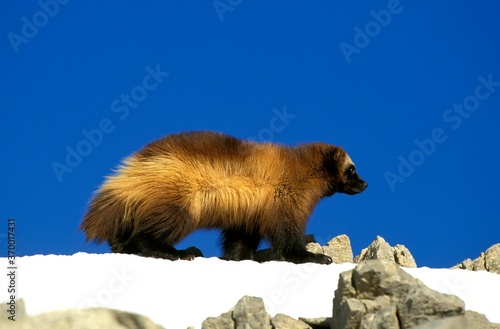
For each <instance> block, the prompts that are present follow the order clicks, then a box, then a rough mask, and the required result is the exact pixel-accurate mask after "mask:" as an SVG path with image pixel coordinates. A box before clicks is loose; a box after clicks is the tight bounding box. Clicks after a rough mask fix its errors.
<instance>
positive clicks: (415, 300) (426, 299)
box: [398, 286, 465, 329]
mask: <svg viewBox="0 0 500 329" xmlns="http://www.w3.org/2000/svg"><path fill="white" fill-rule="evenodd" d="M464 309H465V304H464V302H463V301H462V300H461V299H460V298H458V297H457V296H453V295H446V294H441V293H439V292H437V291H435V290H432V289H429V288H427V287H425V286H424V287H415V288H414V289H412V290H411V291H410V292H408V294H407V295H406V297H405V298H404V300H403V301H402V303H398V312H399V317H400V321H401V327H402V328H403V329H406V328H412V327H414V326H416V325H419V324H422V323H425V322H429V321H431V320H436V319H441V318H444V317H450V316H457V315H461V314H464Z"/></svg>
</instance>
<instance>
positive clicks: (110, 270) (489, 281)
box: [0, 253, 500, 329]
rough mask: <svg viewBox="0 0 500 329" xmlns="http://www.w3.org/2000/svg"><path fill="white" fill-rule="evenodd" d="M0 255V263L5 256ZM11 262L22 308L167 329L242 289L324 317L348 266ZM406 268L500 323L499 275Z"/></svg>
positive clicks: (226, 304) (215, 308) (200, 316)
mask: <svg viewBox="0 0 500 329" xmlns="http://www.w3.org/2000/svg"><path fill="white" fill-rule="evenodd" d="M1 260H2V263H3V264H7V259H6V258H1ZM16 262H17V266H18V268H17V277H16V280H17V282H16V285H17V288H18V289H17V292H18V293H17V299H20V298H23V299H24V300H25V303H26V310H27V313H28V314H30V315H35V314H40V313H44V312H49V311H54V310H63V309H68V308H75V307H86V308H87V307H110V308H114V309H119V310H124V311H129V312H134V313H140V314H143V315H146V316H148V317H150V318H151V319H152V320H153V321H155V322H157V323H158V324H161V325H163V326H165V327H166V328H169V329H171V328H187V327H188V326H194V327H196V328H199V327H200V326H201V323H202V322H203V320H205V319H206V318H207V317H209V316H219V315H220V314H221V313H224V312H227V311H228V310H229V309H230V308H231V307H233V306H234V305H235V304H236V302H237V301H238V300H239V299H240V298H241V297H242V296H244V295H249V296H258V297H262V298H263V299H264V302H265V306H266V310H267V311H268V313H270V314H271V316H273V315H275V314H276V313H284V314H287V315H290V316H292V317H295V318H298V317H299V316H301V317H310V318H314V317H329V316H331V312H332V300H333V296H334V291H335V289H336V287H337V281H338V275H339V273H341V272H343V271H347V270H350V269H352V268H354V264H347V263H346V264H340V265H338V264H332V265H317V264H303V265H295V264H291V263H286V262H268V263H264V264H259V263H256V262H252V261H242V262H227V261H222V260H219V259H217V258H208V259H207V258H197V259H195V260H193V261H175V262H172V261H168V260H160V259H152V258H143V257H138V256H134V255H122V254H86V253H77V254H75V255H72V256H60V255H47V256H44V255H36V256H25V257H19V258H17V259H16ZM6 267H7V266H6ZM407 271H408V272H409V273H410V274H411V275H413V276H415V277H417V278H418V279H420V280H421V281H423V282H424V283H425V284H426V285H427V286H429V287H430V288H432V289H435V290H437V291H439V292H442V293H447V294H454V295H457V296H458V297H460V298H461V299H463V300H464V301H465V305H466V309H468V310H474V311H477V312H479V313H483V314H485V315H486V316H487V317H488V319H489V320H490V321H492V322H497V323H500V312H498V305H500V275H497V274H493V273H488V272H470V271H464V270H447V269H430V268H425V267H423V268H417V269H407ZM0 278H1V279H0V291H2V294H1V295H0V301H7V300H8V298H9V297H8V296H7V287H8V285H9V277H8V276H6V275H2V276H0ZM2 287H4V288H2Z"/></svg>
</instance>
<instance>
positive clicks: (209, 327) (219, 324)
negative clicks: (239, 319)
mask: <svg viewBox="0 0 500 329" xmlns="http://www.w3.org/2000/svg"><path fill="white" fill-rule="evenodd" d="M234 325H235V323H234V320H233V318H232V316H231V311H229V312H226V313H222V314H221V315H219V316H218V317H210V318H207V319H205V321H203V323H202V324H201V329H219V328H227V329H234Z"/></svg>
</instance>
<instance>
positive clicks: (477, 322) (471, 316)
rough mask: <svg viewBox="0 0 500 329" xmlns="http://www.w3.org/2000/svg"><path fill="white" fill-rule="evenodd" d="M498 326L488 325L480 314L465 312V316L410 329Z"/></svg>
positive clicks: (493, 328) (495, 328) (490, 328)
mask: <svg viewBox="0 0 500 329" xmlns="http://www.w3.org/2000/svg"><path fill="white" fill-rule="evenodd" d="M499 328H500V324H494V323H490V322H489V321H488V319H487V318H486V317H485V316H484V315H483V314H480V313H476V312H473V311H466V312H465V315H461V316H454V317H450V318H445V319H439V320H434V321H431V322H426V323H424V324H421V325H418V326H416V327H413V328H411V329H499Z"/></svg>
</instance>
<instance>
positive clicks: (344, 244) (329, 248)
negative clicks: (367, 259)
mask: <svg viewBox="0 0 500 329" xmlns="http://www.w3.org/2000/svg"><path fill="white" fill-rule="evenodd" d="M323 254H325V255H327V256H330V257H331V258H332V260H333V262H334V263H335V264H341V263H352V262H353V254H352V248H351V241H350V240H349V237H348V236H347V235H345V234H342V235H339V236H336V237H334V238H333V239H331V240H330V241H329V242H328V243H327V245H326V246H324V247H323Z"/></svg>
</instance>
